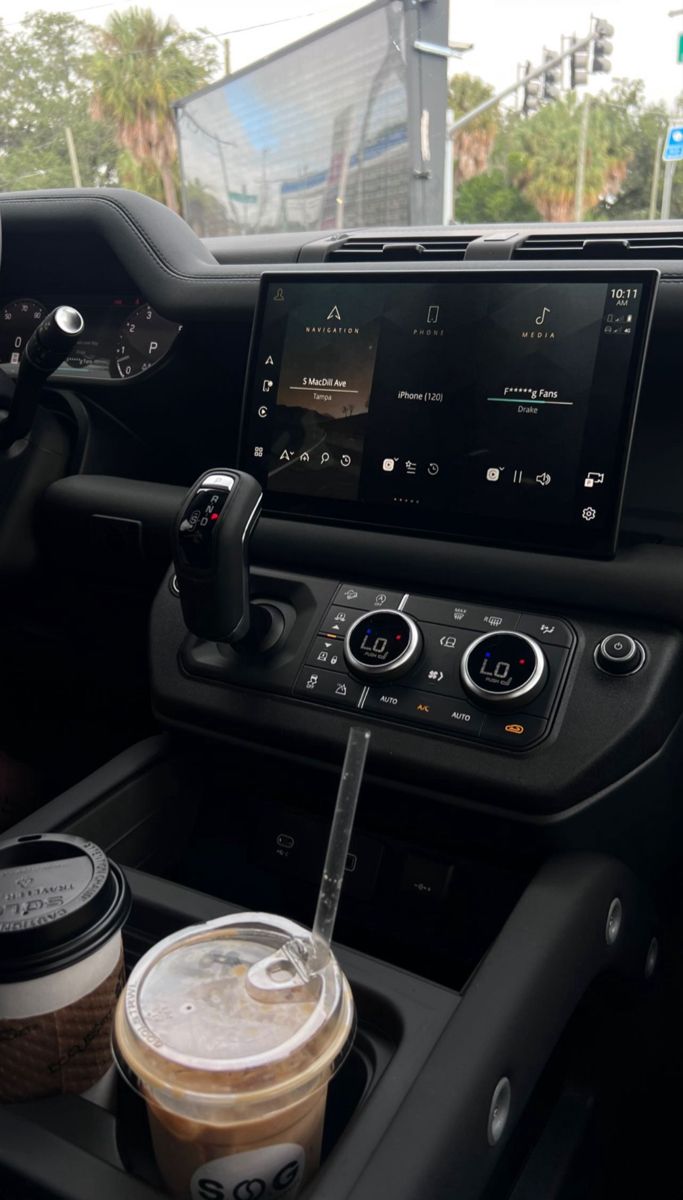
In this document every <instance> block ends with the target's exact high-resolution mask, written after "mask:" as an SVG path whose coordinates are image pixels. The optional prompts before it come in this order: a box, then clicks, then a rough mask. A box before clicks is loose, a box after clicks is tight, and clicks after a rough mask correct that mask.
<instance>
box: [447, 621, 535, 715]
mask: <svg viewBox="0 0 683 1200" xmlns="http://www.w3.org/2000/svg"><path fill="white" fill-rule="evenodd" d="M547 677H548V666H547V663H546V658H545V654H544V653H543V651H542V649H541V647H540V646H539V645H538V643H537V642H535V641H534V639H533V638H530V637H527V636H526V634H525V633H511V632H508V631H507V630H504V629H499V630H498V632H497V633H485V634H484V636H483V637H480V638H477V640H476V642H472V644H471V646H468V647H467V650H466V651H465V653H464V654H463V657H462V662H461V664H460V678H461V681H462V685H463V687H464V689H465V691H466V693H467V694H468V695H469V696H473V697H474V699H475V700H478V701H479V702H480V703H481V702H482V701H484V702H486V703H489V704H495V705H516V706H519V705H524V704H528V702H529V701H530V700H533V698H534V696H537V695H538V693H539V692H540V691H541V689H542V688H543V686H544V684H545V681H546V679H547Z"/></svg>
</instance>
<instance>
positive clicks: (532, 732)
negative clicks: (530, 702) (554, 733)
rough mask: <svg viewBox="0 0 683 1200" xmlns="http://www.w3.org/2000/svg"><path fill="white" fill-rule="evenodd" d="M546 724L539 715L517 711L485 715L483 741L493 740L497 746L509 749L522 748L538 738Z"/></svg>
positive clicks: (482, 731) (482, 732) (543, 731)
mask: <svg viewBox="0 0 683 1200" xmlns="http://www.w3.org/2000/svg"><path fill="white" fill-rule="evenodd" d="M547 726H548V722H547V721H542V720H541V718H540V717H532V716H529V714H528V713H517V714H516V715H515V716H512V715H511V714H510V713H506V714H505V716H498V714H496V715H495V716H487V717H485V718H484V724H483V727H482V730H481V737H482V739H483V740H484V741H487V742H495V744H496V745H497V746H505V747H506V749H509V750H515V749H517V750H524V749H525V748H526V747H527V746H530V745H531V744H532V743H533V742H536V741H538V740H539V738H540V737H542V735H543V734H544V733H545V731H546V728H547Z"/></svg>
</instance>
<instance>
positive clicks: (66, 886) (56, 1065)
mask: <svg viewBox="0 0 683 1200" xmlns="http://www.w3.org/2000/svg"><path fill="white" fill-rule="evenodd" d="M130 903H131V899H130V890H129V888H128V885H127V883H126V880H125V878H124V876H123V874H122V872H121V870H120V868H119V867H117V866H116V865H115V864H114V863H111V862H110V861H109V859H108V858H107V856H106V854H105V853H104V852H103V851H102V850H101V849H100V848H99V846H96V845H95V844H94V843H93V842H87V841H84V840H83V839H82V838H76V837H68V836H67V835H65V834H41V835H32V836H27V837H20V838H14V839H12V840H7V841H3V842H0V1102H5V1103H7V1102H10V1103H14V1102H16V1101H19V1100H31V1099H37V1098H38V1097H43V1096H51V1095H55V1094H58V1093H60V1092H79V1093H86V1092H87V1093H89V1094H92V1089H93V1087H97V1086H99V1081H101V1080H102V1079H103V1078H104V1077H105V1076H106V1074H107V1072H108V1071H109V1070H110V1068H111V1066H112V1053H111V1029H112V1022H113V1017H114V1008H115V1006H116V1000H117V998H118V996H119V993H120V992H121V990H122V988H123V983H124V964H123V943H122V940H121V927H122V925H123V924H124V922H125V920H126V917H127V916H128V913H129V910H130ZM93 1098H94V1099H96V1100H97V1101H98V1102H101V1097H99V1096H96V1095H93Z"/></svg>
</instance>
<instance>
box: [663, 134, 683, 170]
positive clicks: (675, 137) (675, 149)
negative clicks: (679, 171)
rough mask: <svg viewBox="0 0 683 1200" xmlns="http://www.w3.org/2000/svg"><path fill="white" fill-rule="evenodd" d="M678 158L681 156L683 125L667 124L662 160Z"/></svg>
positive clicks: (672, 160) (682, 154) (682, 156)
mask: <svg viewBox="0 0 683 1200" xmlns="http://www.w3.org/2000/svg"><path fill="white" fill-rule="evenodd" d="M679 158H683V125H669V129H668V131H667V135H666V141H665V142H664V152H663V154H662V160H663V161H664V162H678V160H679Z"/></svg>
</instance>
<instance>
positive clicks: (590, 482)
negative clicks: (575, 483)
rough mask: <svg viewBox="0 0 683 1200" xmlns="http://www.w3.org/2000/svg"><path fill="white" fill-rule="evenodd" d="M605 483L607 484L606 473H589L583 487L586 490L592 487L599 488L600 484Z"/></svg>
mask: <svg viewBox="0 0 683 1200" xmlns="http://www.w3.org/2000/svg"><path fill="white" fill-rule="evenodd" d="M604 482H605V472H604V471H589V472H588V474H587V475H586V478H585V479H584V481H583V486H584V487H585V488H592V487H597V486H598V485H599V484H601V483H604Z"/></svg>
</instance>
